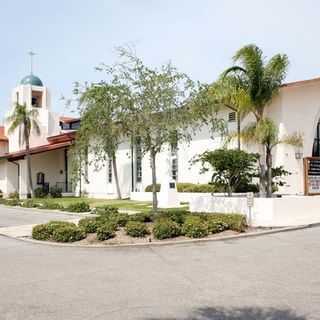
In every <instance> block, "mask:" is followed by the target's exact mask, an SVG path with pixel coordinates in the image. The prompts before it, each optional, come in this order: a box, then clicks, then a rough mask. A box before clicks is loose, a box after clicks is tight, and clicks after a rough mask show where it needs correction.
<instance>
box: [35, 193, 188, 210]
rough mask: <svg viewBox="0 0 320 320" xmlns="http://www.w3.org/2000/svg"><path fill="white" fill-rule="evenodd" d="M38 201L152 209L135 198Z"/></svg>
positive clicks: (126, 208)
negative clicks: (84, 202) (134, 199)
mask: <svg viewBox="0 0 320 320" xmlns="http://www.w3.org/2000/svg"><path fill="white" fill-rule="evenodd" d="M35 200H36V201H37V202H40V203H41V202H48V201H49V202H54V203H60V204H61V205H63V206H64V207H66V206H68V205H69V204H70V203H74V202H79V201H86V202H88V203H89V205H90V207H91V208H95V207H99V206H104V205H109V206H114V207H117V208H119V209H123V210H131V211H140V212H148V211H150V210H151V207H152V204H151V202H148V201H133V200H110V199H93V198H79V197H63V198H44V199H39V198H38V199H35ZM186 208H188V206H187V205H186V204H184V205H183V208H181V209H186Z"/></svg>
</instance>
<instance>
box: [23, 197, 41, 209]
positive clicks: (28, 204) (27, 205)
mask: <svg viewBox="0 0 320 320" xmlns="http://www.w3.org/2000/svg"><path fill="white" fill-rule="evenodd" d="M20 205H21V207H24V208H37V207H39V204H38V203H36V202H34V200H31V199H27V200H24V201H22V202H21V203H20Z"/></svg>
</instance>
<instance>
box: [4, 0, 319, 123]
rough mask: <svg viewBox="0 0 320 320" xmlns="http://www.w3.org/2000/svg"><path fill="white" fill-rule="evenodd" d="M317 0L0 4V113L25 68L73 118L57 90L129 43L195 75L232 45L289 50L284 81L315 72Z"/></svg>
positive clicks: (215, 66)
mask: <svg viewBox="0 0 320 320" xmlns="http://www.w3.org/2000/svg"><path fill="white" fill-rule="evenodd" d="M319 17H320V1H318V0H241V1H240V0H41V1H40V0H28V1H23V0H0V39H1V47H0V118H3V117H4V115H5V112H6V111H7V110H8V108H9V103H10V96H11V91H12V89H13V88H14V87H15V86H17V85H18V83H19V81H20V80H21V79H22V78H23V77H24V76H25V75H27V74H29V73H30V62H29V60H30V59H29V56H28V54H27V53H28V51H30V50H31V49H32V50H33V51H34V52H36V53H37V55H36V56H35V59H34V60H35V61H34V74H35V75H37V76H39V77H40V79H41V80H42V81H43V83H44V85H45V86H47V87H48V88H49V89H50V91H51V94H52V109H53V110H54V111H56V112H58V113H61V114H63V115H70V114H72V113H71V111H72V110H70V109H69V108H68V107H66V105H65V102H64V101H63V100H61V97H62V96H64V97H66V98H69V97H71V96H72V87H73V83H74V82H75V81H80V82H83V81H88V82H91V81H99V80H102V79H104V74H103V73H101V72H97V71H95V68H94V67H95V66H97V65H99V64H100V63H101V62H104V63H106V64H112V63H114V62H115V61H116V59H117V55H116V50H115V48H116V47H118V46H128V45H129V46H131V47H134V48H135V51H136V53H137V55H138V56H139V57H141V58H142V59H143V60H144V62H145V63H146V64H148V65H150V66H155V67H156V66H160V65H161V64H163V63H166V62H168V61H172V63H173V64H174V65H175V66H176V67H177V68H178V69H179V70H180V71H181V72H185V73H187V74H188V75H189V76H190V77H191V78H192V79H193V80H199V81H201V82H207V83H209V82H212V81H214V80H215V79H216V78H217V77H218V76H219V74H220V73H221V72H222V71H223V70H224V69H225V68H227V67H229V66H230V65H231V64H232V56H233V55H234V53H235V52H236V50H237V49H239V48H240V47H242V46H244V45H246V44H250V43H255V44H257V45H258V46H259V47H261V49H262V50H263V52H264V55H265V56H266V58H269V57H271V56H272V55H273V54H276V53H286V54H287V55H288V56H289V60H290V67H289V71H288V75H287V79H286V81H294V80H302V79H309V78H313V77H317V76H320V37H319V30H320V19H319Z"/></svg>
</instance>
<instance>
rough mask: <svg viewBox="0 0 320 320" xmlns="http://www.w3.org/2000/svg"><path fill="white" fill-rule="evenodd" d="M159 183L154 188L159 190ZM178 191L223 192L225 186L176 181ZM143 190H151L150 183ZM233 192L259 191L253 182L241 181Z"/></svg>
mask: <svg viewBox="0 0 320 320" xmlns="http://www.w3.org/2000/svg"><path fill="white" fill-rule="evenodd" d="M160 188H161V185H160V184H157V187H156V190H157V192H159V191H160ZM177 190H178V192H195V193H213V192H215V193H225V192H226V189H225V186H223V185H220V184H217V183H216V184H207V183H189V182H178V183H177ZM144 191H145V192H152V185H151V184H150V185H148V186H147V187H146V188H145V190H144ZM235 192H236V193H237V192H238V193H239V192H240V193H243V192H259V188H258V186H257V185H256V184H253V183H242V184H240V185H239V186H237V188H236V190H235Z"/></svg>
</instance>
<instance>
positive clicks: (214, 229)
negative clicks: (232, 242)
mask: <svg viewBox="0 0 320 320" xmlns="http://www.w3.org/2000/svg"><path fill="white" fill-rule="evenodd" d="M208 228H209V232H210V233H219V232H222V231H225V230H228V229H229V228H230V227H229V225H228V224H227V223H225V222H223V221H221V220H220V221H219V220H213V219H212V220H211V219H210V220H209V221H208Z"/></svg>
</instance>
